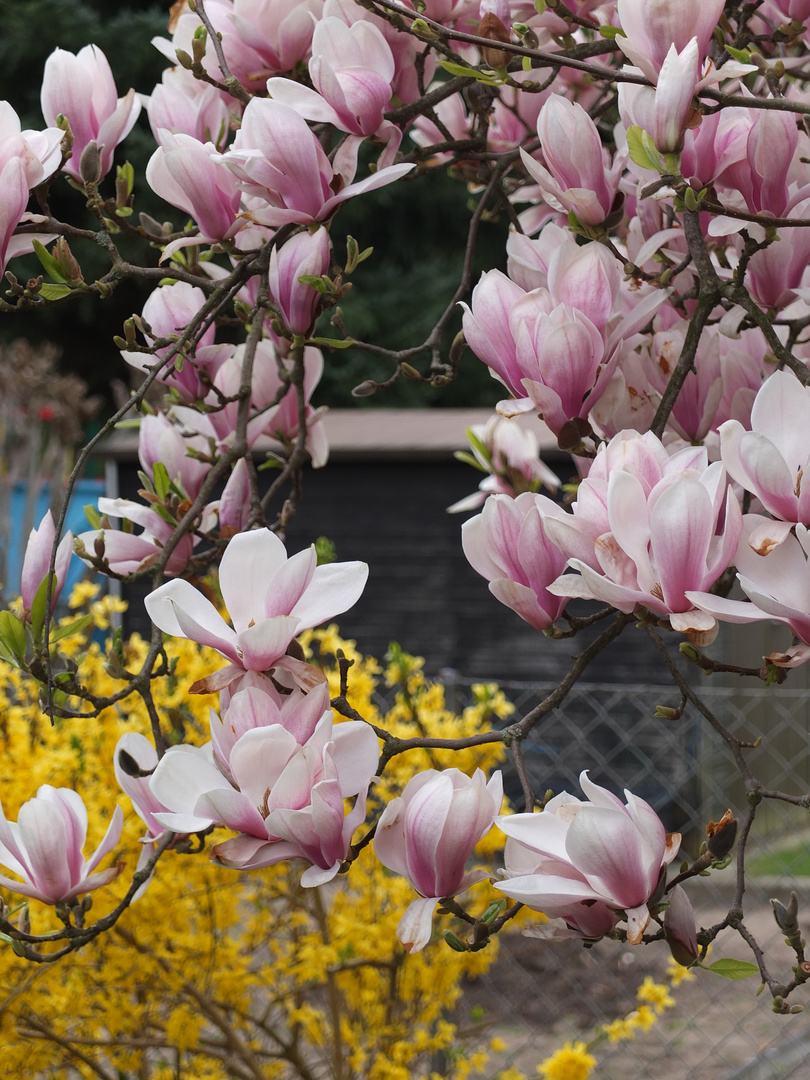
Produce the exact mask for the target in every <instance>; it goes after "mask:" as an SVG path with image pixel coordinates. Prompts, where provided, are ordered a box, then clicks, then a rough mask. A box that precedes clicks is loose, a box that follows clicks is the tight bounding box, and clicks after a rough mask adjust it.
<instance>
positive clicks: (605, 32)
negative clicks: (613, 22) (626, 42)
mask: <svg viewBox="0 0 810 1080" xmlns="http://www.w3.org/2000/svg"><path fill="white" fill-rule="evenodd" d="M599 33H600V34H601V35H602V37H603V38H607V39H608V40H609V41H615V40H616V38H617V37H627V34H626V33H625V32H624V30H622V28H621V27H620V26H600V27H599Z"/></svg>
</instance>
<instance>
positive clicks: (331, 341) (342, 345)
mask: <svg viewBox="0 0 810 1080" xmlns="http://www.w3.org/2000/svg"><path fill="white" fill-rule="evenodd" d="M307 345H323V346H324V347H325V348H327V349H350V348H351V347H352V345H354V340H353V339H352V338H331V337H311V338H309V339H308V340H307Z"/></svg>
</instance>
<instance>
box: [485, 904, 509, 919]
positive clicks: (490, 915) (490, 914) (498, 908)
mask: <svg viewBox="0 0 810 1080" xmlns="http://www.w3.org/2000/svg"><path fill="white" fill-rule="evenodd" d="M504 911H506V901H505V900H493V901H492V903H491V904H490V905H489V906H488V907H487V909H486V911H485V912H484V914H483V915H482V916H481V922H483V923H491V922H492V920H493V919H496V918H497V917H498V916H499V915H500V914H501V913H502V912H504Z"/></svg>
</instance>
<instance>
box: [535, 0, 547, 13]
mask: <svg viewBox="0 0 810 1080" xmlns="http://www.w3.org/2000/svg"><path fill="white" fill-rule="evenodd" d="M534 10H535V11H536V12H537V14H538V15H542V14H543V12H544V11H545V10H546V0H534Z"/></svg>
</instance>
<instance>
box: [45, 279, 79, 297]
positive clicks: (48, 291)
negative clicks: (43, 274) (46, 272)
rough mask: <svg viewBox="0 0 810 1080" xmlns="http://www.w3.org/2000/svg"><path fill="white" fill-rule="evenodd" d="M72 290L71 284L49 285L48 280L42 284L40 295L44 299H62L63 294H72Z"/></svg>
mask: <svg viewBox="0 0 810 1080" xmlns="http://www.w3.org/2000/svg"><path fill="white" fill-rule="evenodd" d="M72 292H73V290H72V289H71V287H70V286H69V285H49V284H48V283H47V282H46V283H45V284H44V285H41V286H40V290H39V295H40V296H41V297H42V298H43V300H61V299H62V297H63V296H70V294H71V293H72Z"/></svg>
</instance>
